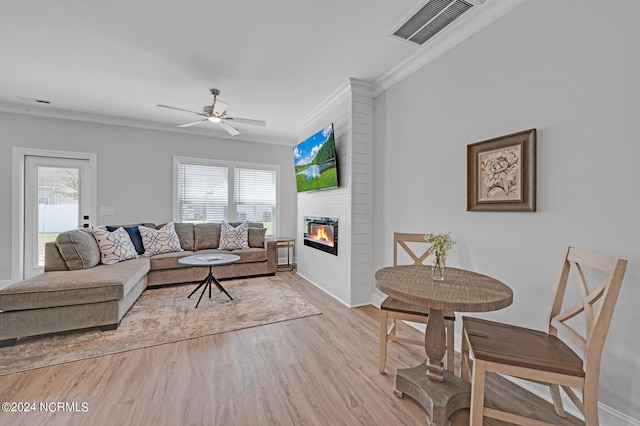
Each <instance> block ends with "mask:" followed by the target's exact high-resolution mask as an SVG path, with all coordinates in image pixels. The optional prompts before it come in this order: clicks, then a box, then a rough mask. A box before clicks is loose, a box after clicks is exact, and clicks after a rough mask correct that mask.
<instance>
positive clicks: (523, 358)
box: [461, 247, 627, 426]
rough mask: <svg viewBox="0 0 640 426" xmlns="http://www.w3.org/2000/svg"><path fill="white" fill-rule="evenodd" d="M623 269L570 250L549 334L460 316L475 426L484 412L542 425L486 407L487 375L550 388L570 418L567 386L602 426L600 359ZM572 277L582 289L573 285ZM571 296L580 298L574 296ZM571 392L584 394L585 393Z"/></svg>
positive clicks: (591, 425) (589, 420)
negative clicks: (565, 402) (565, 403)
mask: <svg viewBox="0 0 640 426" xmlns="http://www.w3.org/2000/svg"><path fill="white" fill-rule="evenodd" d="M626 267H627V261H626V260H622V259H616V258H613V257H609V256H605V255H602V254H598V253H593V252H589V251H584V250H579V249H577V248H574V247H569V248H567V251H566V254H565V257H564V260H563V265H562V270H561V272H560V278H559V280H558V284H557V287H556V290H555V295H554V297H553V300H552V303H551V309H550V313H549V316H548V331H546V332H543V331H537V330H532V329H528V328H522V327H516V326H513V325H509V324H502V323H497V322H493V321H486V320H482V319H477V318H471V317H463V319H462V328H463V337H462V371H461V377H462V378H468V377H469V375H471V422H470V424H471V425H481V424H482V421H483V416H487V417H491V418H495V419H499V420H505V421H508V422H511V423H516V424H521V425H530V424H543V423H541V422H538V421H534V420H532V419H529V418H526V417H522V416H520V415H516V414H513V413H508V412H505V411H499V410H497V409H495V408H489V407H485V406H484V396H485V375H486V373H487V372H495V373H499V374H504V375H508V376H514V377H518V378H521V379H526V380H530V381H533V382H537V383H542V384H545V385H548V386H549V387H550V390H551V397H552V400H553V403H554V405H555V409H556V412H557V414H558V415H559V416H561V417H566V413H565V411H564V407H563V405H562V399H561V394H560V389H562V390H563V391H564V392H565V393H566V394H567V395H568V397H569V399H570V400H571V401H572V402H573V403H574V404H575V405H576V407H577V408H578V409H579V410H580V411H581V412H582V414H583V416H584V421H585V424H586V425H587V426H595V425H598V382H599V376H600V361H601V359H600V358H601V355H602V349H603V347H604V342H605V338H606V336H607V331H608V330H609V324H610V322H611V317H612V316H613V311H614V308H615V305H616V300H617V298H618V293H619V292H620V286H621V284H622V278H623V277H624V273H625V270H626ZM598 271H599V272H598ZM570 277H572V278H574V277H575V278H576V279H575V280H574V279H571V280H570V279H569V278H570ZM595 278H598V279H601V281H600V282H599V283H597V284H596V285H595V286H592V287H590V286H589V285H588V283H587V281H589V282H590V283H591V282H592V281H594V279H595ZM569 282H575V283H576V284H577V288H576V289H569V290H568V289H567V284H568V283H569ZM572 290H573V291H572ZM573 294H577V297H576V298H577V301H575V300H570V299H571V297H570V295H573ZM578 330H581V331H582V330H583V331H582V332H580V331H578ZM561 338H562V339H565V340H567V343H565V340H562V339H561ZM568 343H570V344H571V345H572V347H573V348H575V350H574V349H572V347H570V346H569V344H568ZM579 354H580V355H579ZM574 389H580V390H581V391H582V398H580V397H579V395H578V394H577V393H576V392H575V391H574Z"/></svg>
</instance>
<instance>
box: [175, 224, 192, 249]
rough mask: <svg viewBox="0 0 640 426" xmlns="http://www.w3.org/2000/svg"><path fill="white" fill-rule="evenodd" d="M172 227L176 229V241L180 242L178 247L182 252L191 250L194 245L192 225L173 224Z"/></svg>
mask: <svg viewBox="0 0 640 426" xmlns="http://www.w3.org/2000/svg"><path fill="white" fill-rule="evenodd" d="M173 226H174V227H175V229H176V234H178V239H179V240H180V247H182V249H183V250H193V247H194V245H195V241H194V235H193V228H194V226H193V223H179V222H177V223H174V224H173Z"/></svg>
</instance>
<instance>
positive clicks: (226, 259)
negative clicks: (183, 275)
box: [178, 253, 240, 308]
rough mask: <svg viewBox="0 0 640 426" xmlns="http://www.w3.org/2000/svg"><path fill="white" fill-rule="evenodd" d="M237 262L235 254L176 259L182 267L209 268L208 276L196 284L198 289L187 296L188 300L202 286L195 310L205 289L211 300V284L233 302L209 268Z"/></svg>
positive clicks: (238, 258) (197, 255)
mask: <svg viewBox="0 0 640 426" xmlns="http://www.w3.org/2000/svg"><path fill="white" fill-rule="evenodd" d="M238 260H240V256H238V255H235V254H225V253H219V254H218V253H216V254H194V255H192V256H186V257H182V258H180V259H178V263H182V264H184V265H191V266H208V267H209V274H207V277H206V278H205V279H204V280H202V281H200V283H199V284H198V287H196V288H195V290H193V291H192V292H191V294H190V295H189V296H187V299H188V298H190V297H191V296H192V295H193V293H195V292H196V291H198V290H199V289H200V287H203V286H204V288H203V289H202V294H200V298H199V299H198V303H196V308H197V307H198V305H199V304H200V301H201V300H202V296H204V292H205V291H207V288H208V289H209V299H211V284H212V283H213V284H215V285H216V287H218V289H220V291H221V292H223V293H224V294H226V295H227V297H229V299H231V300H233V297H231V296H230V295H229V293H227V290H225V289H224V287H222V285H221V284H220V281H218V280H217V279H216V277H214V276H213V272H212V271H211V268H212V267H213V266H216V265H226V264H228V263H233V262H237V261H238Z"/></svg>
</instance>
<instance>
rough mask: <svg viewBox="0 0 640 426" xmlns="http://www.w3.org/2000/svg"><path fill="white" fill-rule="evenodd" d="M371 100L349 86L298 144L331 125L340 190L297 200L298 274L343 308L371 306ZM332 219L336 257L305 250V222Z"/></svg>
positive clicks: (315, 116)
mask: <svg viewBox="0 0 640 426" xmlns="http://www.w3.org/2000/svg"><path fill="white" fill-rule="evenodd" d="M372 104H373V100H372V95H371V91H370V89H369V87H368V85H367V84H365V83H361V82H358V81H355V80H350V81H349V82H348V84H347V85H345V86H343V87H341V88H340V89H339V90H337V91H336V92H335V93H334V94H333V95H332V96H331V97H330V98H329V99H327V100H326V101H325V102H323V104H322V105H321V106H320V107H319V108H318V109H317V110H316V111H315V112H314V113H312V114H310V116H309V118H308V119H307V120H306V121H305V124H304V125H303V126H302V128H301V129H300V131H299V132H298V139H299V140H304V139H305V138H307V137H308V136H310V135H312V134H313V133H315V132H317V131H318V130H319V129H322V128H323V127H325V126H326V125H328V124H329V123H333V125H334V129H335V138H336V151H337V154H338V172H339V188H337V189H332V190H327V191H317V192H310V193H300V194H298V219H297V235H296V240H297V241H296V247H297V248H296V251H297V263H298V273H299V274H300V275H302V276H303V277H305V278H306V279H308V280H309V281H311V282H312V283H314V284H315V285H317V286H318V287H319V288H321V289H322V290H324V291H325V292H327V293H329V294H331V295H332V296H333V297H335V298H336V299H338V300H340V301H341V302H343V303H344V304H345V305H347V306H357V305H363V304H368V303H370V300H371V241H372V238H371V223H372V217H371V211H372V192H373V191H372V175H371V163H372V159H371V155H372V146H371V144H372V133H371V127H372ZM305 216H321V217H337V218H338V219H339V225H338V226H339V230H338V255H337V256H334V255H332V254H328V253H324V252H321V251H319V250H316V249H314V248H311V247H307V246H305V245H304V243H303V241H304V239H303V234H304V217H305Z"/></svg>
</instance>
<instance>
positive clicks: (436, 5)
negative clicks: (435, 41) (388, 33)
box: [393, 0, 484, 46]
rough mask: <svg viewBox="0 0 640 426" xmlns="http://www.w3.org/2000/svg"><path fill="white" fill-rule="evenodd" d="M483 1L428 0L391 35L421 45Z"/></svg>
mask: <svg viewBox="0 0 640 426" xmlns="http://www.w3.org/2000/svg"><path fill="white" fill-rule="evenodd" d="M483 2H484V0H466V1H465V0H430V1H429V2H428V3H427V4H425V5H424V6H423V7H422V8H420V9H419V10H418V11H417V12H416V13H415V14H413V15H412V16H411V17H410V18H409V19H408V20H407V21H406V22H404V23H403V24H402V25H400V28H398V29H397V30H396V31H395V32H394V33H393V35H394V36H395V37H399V38H401V39H403V40H406V41H408V42H410V43H413V44H416V45H419V46H422V45H423V44H424V43H425V42H426V41H427V40H429V39H430V38H431V37H433V36H434V35H436V34H437V33H438V32H440V31H442V29H443V28H445V27H446V26H447V25H449V24H450V23H452V22H453V21H455V20H456V19H457V18H458V17H460V15H462V14H463V13H465V12H466V11H467V10H469V9H471V8H472V7H474V6H478V5H480V4H482V3H483Z"/></svg>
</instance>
